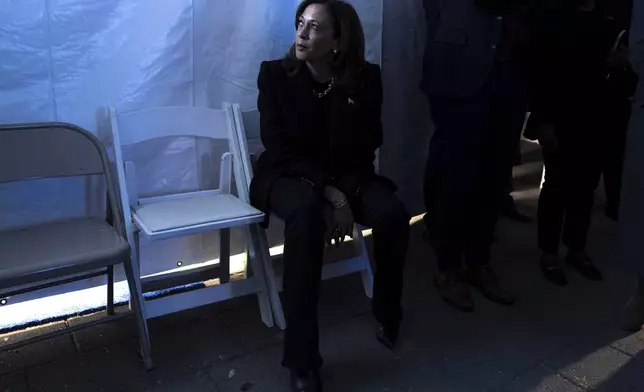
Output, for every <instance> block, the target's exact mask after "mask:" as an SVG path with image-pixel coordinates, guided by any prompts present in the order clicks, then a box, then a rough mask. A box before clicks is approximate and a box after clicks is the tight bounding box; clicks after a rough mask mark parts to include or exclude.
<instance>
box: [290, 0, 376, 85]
mask: <svg viewBox="0 0 644 392" xmlns="http://www.w3.org/2000/svg"><path fill="white" fill-rule="evenodd" d="M311 4H322V5H325V6H326V8H327V10H328V11H329V14H331V16H332V17H333V32H334V35H335V37H334V38H335V39H337V40H338V42H339V47H338V51H337V53H335V54H334V55H333V57H332V58H331V60H330V62H329V65H330V67H331V72H332V73H333V75H334V76H335V78H336V80H337V82H338V83H339V84H343V85H346V86H349V87H357V84H359V83H360V76H361V74H362V71H364V69H365V68H366V61H365V58H364V53H365V39H364V31H363V30H362V24H361V23H360V17H359V16H358V13H357V12H356V10H355V8H353V6H352V5H351V4H349V3H347V2H345V1H342V0H304V1H303V2H302V3H301V4H300V5H299V7H297V11H296V13H295V28H296V29H297V25H298V22H299V20H300V17H301V16H302V14H304V11H305V10H306V8H307V7H308V6H310V5H311ZM303 64H304V62H303V61H301V60H298V59H297V57H296V56H295V44H293V45H292V46H291V48H290V49H289V51H288V54H287V55H286V58H285V59H284V67H285V68H286V70H287V71H288V73H289V74H290V75H293V74H296V73H297V72H298V71H299V70H300V68H301V67H302V65H303Z"/></svg>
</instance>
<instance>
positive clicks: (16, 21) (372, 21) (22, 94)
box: [0, 0, 430, 328]
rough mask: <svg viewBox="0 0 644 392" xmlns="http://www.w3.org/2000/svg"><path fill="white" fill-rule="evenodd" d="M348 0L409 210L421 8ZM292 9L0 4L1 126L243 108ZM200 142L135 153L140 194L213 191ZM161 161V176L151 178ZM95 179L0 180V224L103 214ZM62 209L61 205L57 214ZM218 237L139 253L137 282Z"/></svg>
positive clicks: (249, 4)
mask: <svg viewBox="0 0 644 392" xmlns="http://www.w3.org/2000/svg"><path fill="white" fill-rule="evenodd" d="M350 2H351V3H352V4H353V5H355V7H356V8H357V10H358V12H359V14H360V17H361V19H362V22H363V25H364V28H365V31H366V36H367V57H368V59H369V60H370V61H372V62H376V63H379V64H381V65H382V68H383V79H384V89H385V104H384V125H385V146H384V147H383V149H382V151H381V172H382V173H383V174H385V175H387V176H389V177H391V178H392V179H394V180H395V181H396V182H397V183H398V185H399V186H400V195H401V197H402V198H403V200H404V201H405V203H406V204H407V205H408V207H409V208H410V210H412V211H413V212H415V213H419V212H421V211H422V203H421V198H422V194H421V189H422V188H421V179H422V172H423V168H424V160H425V156H426V151H427V145H428V143H429V138H430V125H429V123H430V121H429V113H428V106H427V104H426V102H425V100H424V98H423V97H422V96H421V94H420V92H419V91H418V89H417V85H418V82H419V79H420V77H419V72H420V68H421V61H422V51H423V45H424V42H423V41H424V33H423V31H424V26H423V12H422V2H421V1H420V0H396V1H385V0H350ZM298 3H299V1H298V0H0V123H14V122H38V121H65V122H70V123H74V124H77V125H80V126H82V127H84V128H86V129H88V130H89V131H91V132H94V133H96V134H98V135H99V136H104V135H105V134H109V129H107V130H105V129H104V128H105V126H106V124H107V123H106V114H105V113H106V112H105V108H106V106H108V105H110V104H111V105H114V106H116V107H117V109H118V110H120V111H129V110H137V109H143V108H150V107H156V106H165V105H196V106H207V107H215V108H219V107H220V106H221V103H222V102H224V101H226V102H238V103H240V104H241V105H242V108H243V109H250V108H254V107H255V105H256V96H257V89H256V78H257V71H258V69H259V64H260V62H261V61H262V60H266V59H274V58H278V57H281V56H282V55H283V54H284V53H285V52H286V50H287V48H288V46H289V45H290V44H291V43H292V40H293V37H294V25H293V23H294V22H293V14H294V10H295V7H296V6H297V4H298ZM103 139H104V137H103ZM198 144H199V143H196V142H195V141H193V140H190V139H175V140H161V141H157V142H154V143H150V144H147V145H145V146H142V148H140V149H137V151H136V152H132V153H131V159H133V160H134V161H135V163H136V164H137V173H138V174H139V175H140V177H141V178H142V181H141V183H140V184H139V190H140V191H141V193H143V194H144V195H159V194H165V193H170V192H174V191H180V190H194V189H197V188H199V187H203V186H207V185H208V184H210V183H213V182H214V183H216V181H213V180H212V179H211V178H208V179H204V178H205V176H204V175H203V173H199V170H198V169H196V166H195V162H196V157H198V156H200V148H199V145H198ZM34 158H35V159H36V158H37V157H34ZM161 163H163V166H164V169H163V170H159V169H158V168H159V167H161V165H160V164H161ZM215 173H216V171H215ZM204 182H206V183H204ZM98 183H99V182H98V181H95V180H92V179H88V180H78V179H75V180H74V179H52V180H40V181H32V182H24V183H19V184H9V185H8V184H0V229H2V228H7V227H15V226H23V225H27V224H33V223H37V222H43V221H50V220H55V219H60V218H64V217H70V216H81V215H87V214H102V197H101V195H102V192H101V188H100V186H97V184H98ZM60 200H64V201H65V202H64V203H63V205H62V206H61V204H60ZM271 237H275V234H274V233H272V234H271ZM233 238H234V244H233V250H234V252H233V253H235V250H237V251H239V252H240V251H242V250H243V242H241V241H239V234H238V233H233ZM216 242H217V237H216V236H212V235H208V236H192V237H190V238H184V239H176V240H171V241H165V242H162V243H155V244H153V245H147V246H145V247H144V249H143V250H142V260H141V264H142V273H143V274H144V275H147V274H153V273H158V272H159V271H163V270H167V269H169V268H172V267H173V266H176V261H177V260H184V261H185V263H188V264H189V263H191V262H200V261H204V260H207V259H214V258H216V257H217V248H218V246H216ZM273 242H274V241H273ZM211 244H215V245H211ZM102 283H103V280H101V279H95V280H90V281H85V282H79V283H76V284H74V285H71V286H67V287H65V288H62V289H61V288H58V289H50V290H46V291H41V292H38V293H32V294H25V295H23V296H21V297H20V298H14V299H12V301H11V304H12V305H9V306H5V307H3V308H2V309H0V324H2V323H3V322H9V321H7V320H8V319H9V318H10V317H4V316H2V313H4V314H5V316H9V315H10V314H9V313H8V311H9V310H10V309H11V308H13V309H14V310H16V309H18V307H19V306H21V305H26V304H20V302H24V301H27V300H29V299H32V298H40V297H44V296H47V295H50V294H55V293H59V292H63V291H68V290H79V289H84V288H88V287H91V286H96V285H97V284H102ZM16 303H18V305H13V304H16ZM90 305H91V304H90ZM90 305H87V306H90ZM52 306H53V307H54V308H55V307H56V306H59V307H63V305H62V304H61V302H60V301H58V302H55V303H53V304H49V305H47V307H50V308H51V307H52ZM42 307H43V306H39V308H42ZM34 317H36V316H34ZM13 318H15V317H13ZM2 326H3V325H0V328H2Z"/></svg>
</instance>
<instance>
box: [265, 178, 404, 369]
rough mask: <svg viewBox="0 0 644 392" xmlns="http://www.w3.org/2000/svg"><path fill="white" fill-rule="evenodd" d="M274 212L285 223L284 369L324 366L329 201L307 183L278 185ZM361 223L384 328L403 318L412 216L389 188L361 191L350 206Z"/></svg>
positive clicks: (375, 309)
mask: <svg viewBox="0 0 644 392" xmlns="http://www.w3.org/2000/svg"><path fill="white" fill-rule="evenodd" d="M269 203H270V209H271V212H273V213H274V214H275V215H277V216H278V217H280V218H281V219H283V220H284V221H285V223H286V228H285V231H284V238H285V239H284V241H285V242H284V312H285V316H286V323H287V329H286V337H285V342H284V359H283V361H282V364H283V365H284V366H285V367H287V368H289V369H291V370H296V371H297V370H311V369H317V368H319V367H320V366H322V358H321V356H320V351H319V330H318V309H317V308H318V289H319V282H320V279H321V273H322V261H323V252H324V233H325V221H324V208H326V204H325V203H326V201H325V200H324V199H323V197H322V196H321V195H318V194H316V193H315V192H314V190H313V188H312V187H311V186H310V185H309V184H307V183H306V182H304V181H302V180H300V179H295V178H283V179H280V180H278V181H277V182H275V184H274V185H273V187H272V190H271V194H270V200H269ZM351 209H352V210H353V213H354V216H355V219H356V221H357V223H360V224H363V225H365V226H369V227H371V228H372V229H373V237H374V252H375V259H376V269H375V278H374V293H373V312H374V315H375V317H376V319H377V320H378V321H379V322H381V323H398V322H400V321H401V318H402V307H401V303H400V301H401V296H402V287H403V265H404V261H405V258H406V256H407V246H408V242H409V219H410V216H409V213H408V212H407V210H406V209H405V207H404V206H403V204H402V202H401V201H400V200H399V199H398V198H397V197H396V196H395V195H394V194H393V193H392V192H391V191H390V190H389V188H387V187H386V186H384V185H382V184H380V183H377V182H373V183H370V184H367V185H363V187H362V190H361V192H360V196H359V197H358V198H356V199H355V200H351Z"/></svg>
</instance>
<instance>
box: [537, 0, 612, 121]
mask: <svg viewBox="0 0 644 392" xmlns="http://www.w3.org/2000/svg"><path fill="white" fill-rule="evenodd" d="M539 25H540V26H539V27H540V31H539V32H538V40H537V42H536V45H535V47H534V50H533V51H532V53H531V57H532V61H531V64H530V65H531V77H530V79H531V80H530V82H531V83H530V85H531V93H532V94H531V95H532V96H531V101H530V105H531V108H530V109H531V111H532V113H533V120H531V122H532V121H536V122H551V121H552V120H553V119H554V118H556V117H558V116H559V115H560V114H562V113H566V112H569V111H571V110H573V109H575V110H581V109H583V110H584V111H587V112H589V113H592V112H593V110H595V109H597V108H601V107H603V105H604V102H603V99H605V97H606V89H607V86H608V84H607V76H608V73H609V72H610V70H609V68H608V66H607V62H606V60H607V58H608V55H609V53H610V50H611V47H612V45H613V43H614V42H615V39H616V38H617V36H618V34H619V31H620V30H619V28H618V27H617V26H616V24H615V22H614V20H612V19H611V18H609V17H608V15H607V14H606V13H605V12H604V10H603V9H602V8H601V7H597V8H596V9H595V10H594V11H581V10H579V9H577V8H576V7H570V8H563V9H562V8H559V9H555V10H551V12H550V13H548V14H545V15H544V16H543V18H541V19H540V22H539Z"/></svg>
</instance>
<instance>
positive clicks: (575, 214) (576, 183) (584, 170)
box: [538, 109, 604, 254]
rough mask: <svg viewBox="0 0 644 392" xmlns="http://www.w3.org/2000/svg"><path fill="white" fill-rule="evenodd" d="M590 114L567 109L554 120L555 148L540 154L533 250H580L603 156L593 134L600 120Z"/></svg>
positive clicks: (589, 219) (586, 229)
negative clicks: (540, 177)
mask: <svg viewBox="0 0 644 392" xmlns="http://www.w3.org/2000/svg"><path fill="white" fill-rule="evenodd" d="M597 110H601V109H597ZM575 113H576V114H575ZM590 113H592V111H588V110H587V111H583V112H582V111H578V110H574V109H572V110H571V111H570V115H569V116H566V117H565V118H561V119H559V120H558V121H556V122H555V124H554V126H555V130H556V132H557V138H558V142H559V145H558V147H557V148H543V150H542V151H543V159H544V164H545V167H546V178H545V182H544V184H543V188H542V189H541V195H540V196H539V213H538V226H539V229H538V231H539V247H540V248H541V250H542V251H543V252H546V253H551V254H554V253H557V252H558V250H559V245H560V243H561V242H563V244H564V245H566V246H567V247H568V248H571V249H574V250H584V249H585V247H586V237H587V235H588V229H589V228H590V222H591V215H592V210H593V205H594V193H595V190H596V189H597V186H598V185H599V180H600V177H601V172H602V163H603V162H602V157H603V153H604V150H603V147H602V141H603V138H601V137H600V133H599V132H600V131H601V129H597V128H600V125H599V124H601V123H602V121H603V118H602V117H601V116H600V117H597V118H595V116H591V115H590Z"/></svg>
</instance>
